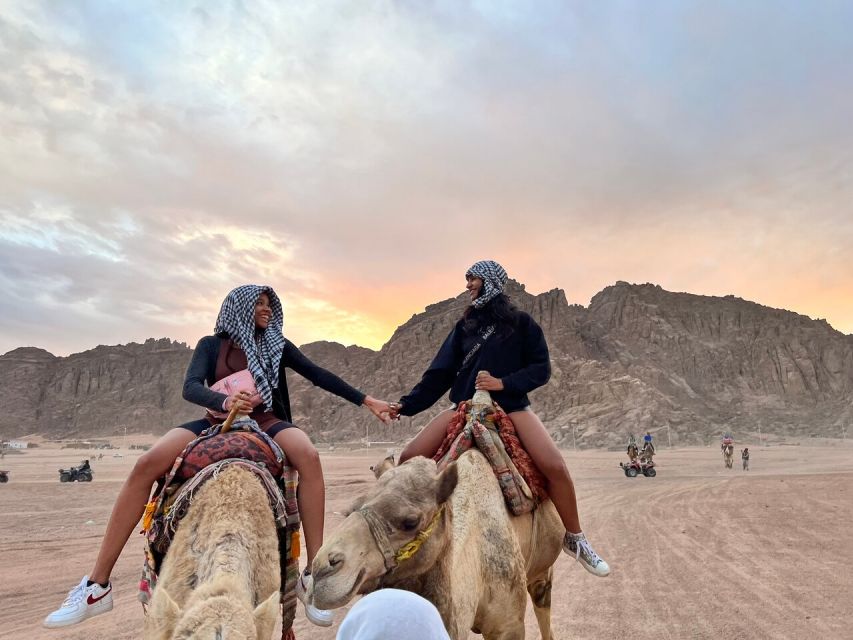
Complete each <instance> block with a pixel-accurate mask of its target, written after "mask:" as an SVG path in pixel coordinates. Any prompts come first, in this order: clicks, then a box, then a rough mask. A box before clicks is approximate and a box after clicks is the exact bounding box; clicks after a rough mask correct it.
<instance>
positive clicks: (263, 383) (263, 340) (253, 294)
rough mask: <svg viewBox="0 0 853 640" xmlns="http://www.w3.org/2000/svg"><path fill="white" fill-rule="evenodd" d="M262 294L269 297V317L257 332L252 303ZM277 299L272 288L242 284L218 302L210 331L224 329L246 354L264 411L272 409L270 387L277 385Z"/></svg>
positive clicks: (280, 319) (280, 339)
mask: <svg viewBox="0 0 853 640" xmlns="http://www.w3.org/2000/svg"><path fill="white" fill-rule="evenodd" d="M262 293H266V294H267V295H268V296H269V298H270V309H271V311H272V317H271V318H270V323H269V325H268V326H267V328H266V329H264V330H263V331H261V332H259V333H257V332H256V327H255V303H256V302H257V301H258V298H259V297H260V295H261V294H262ZM283 324H284V313H283V312H282V310H281V301H280V300H279V299H278V296H277V295H276V294H275V291H273V290H272V287H267V286H261V285H256V284H246V285H243V286H242V287H237V288H236V289H233V290H232V291H231V292H230V293H229V294H228V295H227V296H226V297H225V300H223V301H222V308H221V309H220V310H219V317H218V318H216V327H214V329H213V332H214V333H222V332H225V333H227V334H228V336H229V337H230V338H231V339H232V340H233V341H234V342H236V343H237V346H239V347H240V348H241V349H242V350H243V352H244V353H245V354H246V361H247V362H248V363H249V371H251V372H252V377H253V378H254V379H255V386H256V387H257V388H258V393H259V394H261V397H262V398H263V399H264V406H265V407H266V409H267V411H272V390H273V389H275V388H276V387H278V371H279V364H280V363H281V352H282V351H283V350H284V336H283V335H282V326H283Z"/></svg>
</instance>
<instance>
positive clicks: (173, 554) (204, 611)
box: [143, 465, 281, 640]
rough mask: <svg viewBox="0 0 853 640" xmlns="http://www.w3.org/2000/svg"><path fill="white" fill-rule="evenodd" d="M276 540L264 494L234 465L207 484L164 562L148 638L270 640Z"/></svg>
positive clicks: (276, 576) (147, 627) (275, 588)
mask: <svg viewBox="0 0 853 640" xmlns="http://www.w3.org/2000/svg"><path fill="white" fill-rule="evenodd" d="M280 573H281V572H280V569H279V551H278V537H277V535H276V527H275V520H274V517H273V512H272V509H271V508H270V506H269V500H268V498H267V494H266V490H265V489H264V488H263V485H262V484H261V482H260V480H258V478H257V477H256V476H255V474H254V473H252V472H251V471H249V470H247V469H244V468H240V467H238V466H234V465H232V466H228V467H227V468H225V470H223V471H222V472H220V473H219V474H218V475H217V476H215V477H213V478H211V479H210V480H208V481H207V482H205V483H204V485H202V487H201V488H200V489H199V490H198V493H196V495H195V498H194V499H193V502H192V504H191V505H190V508H189V510H188V512H187V515H186V516H184V518H183V520H181V524H180V526H179V527H178V530H177V532H176V533H175V538H174V540H173V541H172V544H171V546H170V547H169V552H168V553H167V554H166V559H165V560H164V561H163V566H162V570H161V572H160V578H159V581H158V583H157V587H156V589H154V594H153V596H152V600H151V605H150V608H149V610H148V614H147V615H146V617H145V627H144V634H143V637H144V638H145V640H167V639H174V640H188V639H189V638H197V639H198V640H269V638H270V636H271V635H272V632H273V629H274V627H275V624H276V622H277V618H278V613H279V609H280V605H279V587H280V585H281V576H280Z"/></svg>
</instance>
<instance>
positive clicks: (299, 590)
mask: <svg viewBox="0 0 853 640" xmlns="http://www.w3.org/2000/svg"><path fill="white" fill-rule="evenodd" d="M313 589H314V578H313V577H312V576H311V574H310V573H309V574H305V573H302V574H300V576H299V580H297V581H296V597H297V598H299V601H300V602H301V603H302V604H303V605H305V617H306V618H308V619H309V620H310V621H311V622H313V623H314V624H316V625H317V626H318V627H331V626H332V623H333V622H334V621H335V616H334V614H333V613H332V612H331V611H326V610H325V609H318V608H317V607H315V606H314V605H313V604H311V600H312V597H311V592H312V591H313Z"/></svg>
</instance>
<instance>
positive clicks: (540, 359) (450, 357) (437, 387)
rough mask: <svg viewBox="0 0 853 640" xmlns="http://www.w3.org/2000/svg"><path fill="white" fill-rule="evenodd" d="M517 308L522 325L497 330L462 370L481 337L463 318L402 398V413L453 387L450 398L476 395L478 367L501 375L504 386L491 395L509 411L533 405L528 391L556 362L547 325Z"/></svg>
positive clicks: (408, 413)
mask: <svg viewBox="0 0 853 640" xmlns="http://www.w3.org/2000/svg"><path fill="white" fill-rule="evenodd" d="M516 313H518V326H517V327H515V330H514V331H512V333H510V334H509V335H504V336H501V333H502V332H501V331H497V332H496V333H495V334H493V335H492V336H491V337H490V338H489V339H488V340H486V341H485V342H484V343H483V346H482V347H480V349H479V351H477V352H476V354H475V355H474V357H472V358H471V360H470V361H469V362H468V364H467V365H466V366H465V368H464V369H463V370H461V371H460V368H461V367H462V361H463V360H464V359H465V356H466V354H468V353H469V352H470V351H471V349H472V348H473V347H474V345H476V344H477V342H478V340H479V339H480V337H479V334H478V333H476V332H475V333H468V332H467V331H465V328H464V322H465V321H464V320H460V321H459V322H457V323H456V325H455V326H454V327H453V330H452V331H451V332H450V335H449V336H447V339H446V340H445V341H444V344H442V345H441V348H440V349H439V350H438V354H437V355H436V356H435V358H434V359H433V361H432V364H430V366H429V369H427V370H426V372H425V373H424V375H423V377H422V378H421V381H420V382H419V383H418V384H417V385H416V386H415V388H414V389H412V390H411V392H409V394H408V395H405V396H403V397H402V398H400V402H401V403H402V405H403V408H402V410H401V413H402V414H403V415H405V416H413V415H415V414H417V413H420V412H421V411H423V410H425V409H428V408H429V407H431V406H432V405H433V404H435V402H436V400H438V399H439V398H440V397H441V396H442V395H444V393H445V392H446V391H447V390H448V389H450V401H451V402H453V403H459V402H462V401H464V400H470V399H471V397H473V395H474V380H475V379H476V377H477V372H479V371H488V372H489V373H490V374H491V375H493V376H494V377H496V378H500V379H501V381H502V382H503V385H504V388H503V390H502V391H492V392H491V395H492V398H493V399H494V400H495V402H497V403H498V404H499V405H500V406H501V408H502V409H503V410H504V411H506V412H507V413H509V412H511V411H518V410H519V409H523V408H524V407H527V406H529V405H530V400H529V399H528V398H527V394H528V393H529V392H530V391H533V390H534V389H536V388H537V387H541V386H542V385H543V384H545V383H546V382H548V378H550V377H551V362H550V360H549V358H548V345H547V344H546V343H545V336H544V334H543V333H542V329H541V328H540V327H539V325H538V324H536V321H535V320H533V318H531V317H530V316H529V315H528V314H526V313H524V312H523V311H517V312H516Z"/></svg>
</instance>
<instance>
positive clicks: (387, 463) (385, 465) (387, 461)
mask: <svg viewBox="0 0 853 640" xmlns="http://www.w3.org/2000/svg"><path fill="white" fill-rule="evenodd" d="M394 466H395V465H394V454H393V453H391V454H388V455H387V456H385V458H383V459H382V462H380V463H379V464H372V465H370V470H371V471H372V472H373V475H374V476H376V479H377V480H379V478H380V477H381V476H382V474H383V473H385V472H386V471H388V470H389V469H393V468H394Z"/></svg>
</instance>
